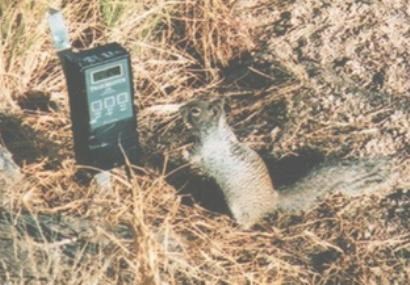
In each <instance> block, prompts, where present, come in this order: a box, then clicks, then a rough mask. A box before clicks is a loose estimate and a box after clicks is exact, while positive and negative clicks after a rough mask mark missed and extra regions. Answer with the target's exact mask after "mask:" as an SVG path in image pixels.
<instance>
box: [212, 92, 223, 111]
mask: <svg viewBox="0 0 410 285" xmlns="http://www.w3.org/2000/svg"><path fill="white" fill-rule="evenodd" d="M210 107H211V109H212V111H213V112H214V114H215V115H218V114H222V113H223V112H224V110H225V98H224V97H222V96H220V97H218V98H217V99H215V100H214V101H212V103H211V105H210Z"/></svg>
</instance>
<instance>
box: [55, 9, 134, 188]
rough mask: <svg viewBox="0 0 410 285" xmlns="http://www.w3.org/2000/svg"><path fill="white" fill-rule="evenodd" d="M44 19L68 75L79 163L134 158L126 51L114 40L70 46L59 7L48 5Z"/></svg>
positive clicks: (109, 163) (101, 164) (106, 165)
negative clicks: (83, 47)
mask: <svg viewBox="0 0 410 285" xmlns="http://www.w3.org/2000/svg"><path fill="white" fill-rule="evenodd" d="M48 20H49V26H50V30H51V34H52V37H53V40H54V46H55V48H56V50H57V53H58V56H59V58H60V61H61V64H62V66H63V69H64V74H65V78H66V81H67V87H68V94H69V101H70V114H71V122H72V131H73V136H74V151H75V158H76V161H77V163H79V164H81V165H85V166H90V167H91V168H97V169H101V170H110V169H112V168H113V167H117V166H121V165H123V164H124V162H125V156H126V157H127V159H128V161H130V162H131V163H137V159H138V135H137V126H136V110H135V108H134V105H133V101H134V89H133V84H132V70H131V61H130V56H129V53H128V52H127V51H126V50H125V49H124V48H123V47H122V46H121V45H119V44H118V43H109V44H106V45H103V46H98V47H95V48H92V49H88V50H84V51H80V52H74V51H73V50H72V48H71V44H70V41H69V36H68V31H67V27H66V26H65V24H64V18H63V16H62V14H61V12H59V11H58V10H53V9H50V11H49V17H48ZM103 173H106V172H104V171H103V172H101V174H102V175H107V174H103ZM96 180H97V181H108V180H107V179H106V178H104V177H102V178H101V177H100V178H98V177H97V179H96Z"/></svg>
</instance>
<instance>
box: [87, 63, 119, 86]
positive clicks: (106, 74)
mask: <svg viewBox="0 0 410 285" xmlns="http://www.w3.org/2000/svg"><path fill="white" fill-rule="evenodd" d="M121 73H122V70H121V65H120V64H119V65H116V66H113V67H110V68H107V69H103V70H100V71H96V72H93V74H92V76H93V82H98V81H101V80H105V79H108V78H111V77H117V76H120V75H121Z"/></svg>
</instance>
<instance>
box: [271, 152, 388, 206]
mask: <svg viewBox="0 0 410 285" xmlns="http://www.w3.org/2000/svg"><path fill="white" fill-rule="evenodd" d="M393 178H394V175H393V173H392V171H391V168H390V167H389V161H388V160H386V159H378V160H358V161H342V162H338V163H330V162H329V163H325V164H323V165H321V166H320V167H318V168H317V169H315V170H313V171H312V172H311V173H310V174H309V175H308V176H306V177H304V178H302V179H301V180H300V181H297V182H296V183H294V184H293V185H290V186H286V187H283V188H280V189H279V193H280V194H279V202H278V204H277V205H278V207H279V208H280V209H283V210H306V209H308V208H310V207H312V206H313V205H314V204H315V203H317V199H318V198H322V197H323V196H325V195H326V194H327V193H343V194H346V195H348V196H357V195H360V194H368V193H372V192H376V191H380V190H382V189H386V188H387V187H389V186H390V185H392V183H393V182H394V179H393Z"/></svg>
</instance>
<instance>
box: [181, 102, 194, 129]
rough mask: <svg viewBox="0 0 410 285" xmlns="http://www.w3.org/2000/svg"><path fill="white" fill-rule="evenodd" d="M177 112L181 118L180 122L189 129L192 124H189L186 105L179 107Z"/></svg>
mask: <svg viewBox="0 0 410 285" xmlns="http://www.w3.org/2000/svg"><path fill="white" fill-rule="evenodd" d="M179 112H180V114H181V117H182V122H183V123H184V125H185V126H186V127H187V128H188V129H190V128H191V127H192V123H191V122H190V118H189V112H188V107H187V106H186V105H183V106H181V107H179Z"/></svg>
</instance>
